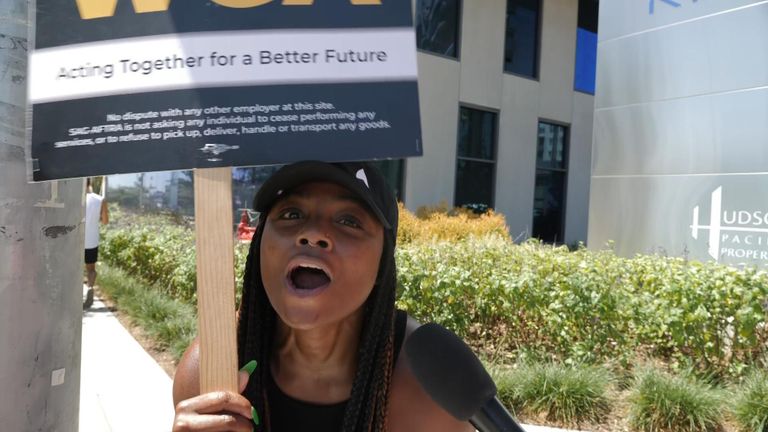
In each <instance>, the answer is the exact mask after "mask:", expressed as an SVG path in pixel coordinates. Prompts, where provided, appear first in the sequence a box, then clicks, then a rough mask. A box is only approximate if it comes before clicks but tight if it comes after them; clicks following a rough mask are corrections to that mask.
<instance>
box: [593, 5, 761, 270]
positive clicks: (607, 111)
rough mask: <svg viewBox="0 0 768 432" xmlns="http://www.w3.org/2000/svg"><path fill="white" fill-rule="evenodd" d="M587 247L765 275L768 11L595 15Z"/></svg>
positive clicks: (667, 9)
mask: <svg viewBox="0 0 768 432" xmlns="http://www.w3.org/2000/svg"><path fill="white" fill-rule="evenodd" d="M600 22H601V26H600V38H599V39H600V40H599V44H598V53H599V62H598V92H597V96H596V111H595V146H594V158H593V159H594V163H593V171H592V187H591V188H592V196H591V198H592V199H591V205H590V206H591V208H590V229H589V243H590V247H600V246H602V245H603V244H605V243H606V242H608V241H612V242H613V244H614V248H615V250H616V252H617V253H619V254H621V255H625V256H632V255H634V254H636V253H648V252H661V253H664V254H668V255H673V256H684V257H687V258H692V259H696V260H702V261H712V260H714V261H718V262H720V263H723V264H728V265H733V266H741V265H746V266H757V267H761V268H764V269H765V268H768V205H767V203H768V122H766V120H768V3H766V2H765V1H761V0H733V1H694V0H678V1H674V2H673V1H661V0H657V1H653V0H652V1H649V2H636V1H629V0H625V1H616V2H604V5H603V7H602V8H601V10H600Z"/></svg>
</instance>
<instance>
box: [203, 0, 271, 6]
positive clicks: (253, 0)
mask: <svg viewBox="0 0 768 432" xmlns="http://www.w3.org/2000/svg"><path fill="white" fill-rule="evenodd" d="M271 1H272V0H213V2H214V3H218V4H220V5H222V6H226V7H231V8H250V7H256V6H261V5H265V4H267V3H269V2H271Z"/></svg>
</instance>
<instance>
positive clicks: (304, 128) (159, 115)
mask: <svg viewBox="0 0 768 432" xmlns="http://www.w3.org/2000/svg"><path fill="white" fill-rule="evenodd" d="M377 117H378V114H377V113H376V112H375V111H342V110H340V109H337V107H336V106H335V105H334V104H332V103H328V102H324V101H317V102H294V103H288V104H275V105H259V104H254V105H245V106H209V107H204V108H186V107H173V108H168V109H166V110H161V111H147V112H126V113H121V114H118V113H110V114H107V115H106V118H105V122H104V123H103V124H97V125H89V126H79V127H73V128H69V130H68V138H67V139H65V140H61V141H56V142H55V143H54V147H55V148H65V147H77V146H89V145H101V144H113V143H120V142H135V141H147V140H157V141H169V140H177V139H183V138H186V139H197V138H203V137H221V136H237V135H256V134H297V133H338V131H342V132H345V131H346V132H350V133H351V132H365V131H370V130H375V129H389V128H390V127H391V126H390V124H389V121H387V120H386V119H380V118H377Z"/></svg>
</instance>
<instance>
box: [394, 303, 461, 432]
mask: <svg viewBox="0 0 768 432" xmlns="http://www.w3.org/2000/svg"><path fill="white" fill-rule="evenodd" d="M420 326H421V323H419V322H418V321H417V320H415V319H414V318H413V317H411V316H408V317H407V322H406V325H405V332H404V338H403V344H402V348H404V347H405V345H406V344H407V343H408V337H409V336H410V335H411V334H412V333H413V332H414V331H415V330H416V329H417V328H419V327H420ZM389 410H390V411H389V412H390V416H389V424H390V430H391V431H392V432H401V431H414V430H418V431H423V432H430V431H434V432H453V431H455V432H464V431H474V430H475V429H474V427H472V425H470V424H469V423H468V422H461V421H459V420H456V419H455V418H454V417H453V416H451V415H450V414H448V413H447V412H446V411H445V410H443V409H442V408H440V406H438V405H437V404H436V403H435V402H434V401H433V400H432V398H430V397H429V395H428V394H427V393H426V392H425V391H424V389H423V388H422V387H421V384H419V382H418V380H417V379H416V377H415V376H414V375H413V372H412V371H411V369H410V366H409V365H408V355H407V353H406V352H405V349H401V350H400V355H399V356H398V358H397V363H396V365H395V370H394V373H393V375H392V388H391V391H390V398H389Z"/></svg>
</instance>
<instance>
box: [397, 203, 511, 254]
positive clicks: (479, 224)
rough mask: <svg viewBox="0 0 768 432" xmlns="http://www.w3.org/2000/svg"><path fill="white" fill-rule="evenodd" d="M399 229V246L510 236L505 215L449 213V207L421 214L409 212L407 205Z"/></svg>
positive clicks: (402, 209) (451, 211)
mask: <svg viewBox="0 0 768 432" xmlns="http://www.w3.org/2000/svg"><path fill="white" fill-rule="evenodd" d="M398 207H399V209H400V221H399V226H398V230H397V242H398V244H401V245H402V244H406V243H412V242H430V241H435V240H452V241H455V240H462V239H466V238H468V237H478V236H479V237H482V236H489V235H490V236H499V237H503V238H507V237H509V229H508V228H507V222H506V220H505V219H504V215H501V214H499V213H495V212H493V210H489V211H488V212H486V213H484V214H479V215H478V214H475V213H473V212H472V211H470V210H465V209H453V210H450V211H449V210H448V208H447V207H446V206H440V207H436V208H421V209H419V211H418V212H417V214H415V215H414V214H413V213H411V212H410V211H408V210H407V209H406V208H405V207H403V204H402V203H400V204H399V205H398Z"/></svg>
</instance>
